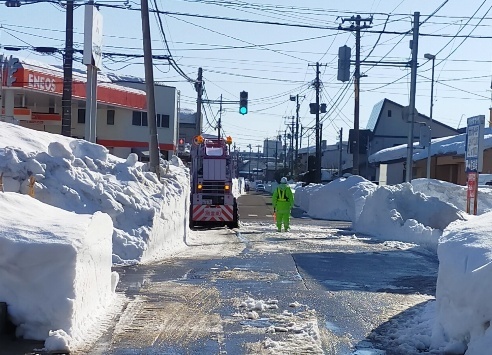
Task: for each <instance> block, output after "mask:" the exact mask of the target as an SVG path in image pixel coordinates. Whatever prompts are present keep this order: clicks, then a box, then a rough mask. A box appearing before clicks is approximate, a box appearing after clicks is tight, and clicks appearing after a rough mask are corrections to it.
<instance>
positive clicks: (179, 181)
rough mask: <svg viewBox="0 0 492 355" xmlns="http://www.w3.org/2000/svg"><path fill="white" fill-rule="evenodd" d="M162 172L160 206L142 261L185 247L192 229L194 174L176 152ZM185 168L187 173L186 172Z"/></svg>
mask: <svg viewBox="0 0 492 355" xmlns="http://www.w3.org/2000/svg"><path fill="white" fill-rule="evenodd" d="M163 163H164V165H165V166H164V168H163V172H162V173H161V179H162V181H163V188H162V202H161V206H160V210H159V211H158V213H156V214H155V215H154V219H153V221H152V223H150V225H151V226H152V230H151V233H150V235H149V239H148V241H147V249H146V250H144V252H143V255H142V262H148V261H151V260H156V259H160V258H162V256H163V255H167V254H169V253H171V252H173V251H175V250H178V249H181V248H183V247H184V246H185V245H186V244H185V240H186V238H187V236H188V234H189V233H190V229H189V210H190V175H189V170H188V169H187V168H185V166H184V165H183V163H182V161H181V160H180V159H179V158H178V157H176V156H173V158H172V159H171V161H170V162H163ZM183 172H184V173H183Z"/></svg>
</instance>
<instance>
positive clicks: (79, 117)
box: [77, 108, 85, 123]
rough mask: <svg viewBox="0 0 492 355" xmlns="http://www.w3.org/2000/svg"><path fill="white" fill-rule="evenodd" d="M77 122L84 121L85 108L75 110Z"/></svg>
mask: <svg viewBox="0 0 492 355" xmlns="http://www.w3.org/2000/svg"><path fill="white" fill-rule="evenodd" d="M77 123H85V108H79V110H78V111H77Z"/></svg>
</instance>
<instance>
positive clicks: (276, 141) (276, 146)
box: [275, 136, 282, 173]
mask: <svg viewBox="0 0 492 355" xmlns="http://www.w3.org/2000/svg"><path fill="white" fill-rule="evenodd" d="M278 138H279V137H278V136H277V137H275V173H277V160H278V141H279V139H278ZM280 142H282V140H281V139H280Z"/></svg>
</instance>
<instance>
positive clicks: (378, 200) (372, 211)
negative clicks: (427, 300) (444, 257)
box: [353, 183, 465, 251]
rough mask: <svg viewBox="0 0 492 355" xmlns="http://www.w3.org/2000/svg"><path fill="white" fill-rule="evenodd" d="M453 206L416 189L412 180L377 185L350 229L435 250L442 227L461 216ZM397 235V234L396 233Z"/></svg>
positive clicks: (463, 216) (460, 212) (461, 217)
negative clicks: (393, 184)
mask: <svg viewBox="0 0 492 355" xmlns="http://www.w3.org/2000/svg"><path fill="white" fill-rule="evenodd" d="M464 218H465V215H464V213H463V211H460V210H459V209H458V208H456V207H455V206H453V205H451V204H449V203H446V202H443V201H440V200H439V199H438V198H436V197H429V196H426V195H424V194H422V193H419V192H415V191H414V190H413V188H412V185H411V184H408V183H403V184H399V185H395V186H379V187H378V188H377V189H376V190H375V191H374V192H373V193H372V194H370V195H369V196H368V197H367V198H366V200H365V204H364V207H363V209H362V213H361V214H360V216H359V218H358V219H357V220H356V221H354V223H353V229H355V230H356V231H358V232H360V233H364V234H368V235H371V236H374V237H377V238H379V239H384V240H395V239H398V240H400V241H404V242H408V243H415V244H419V245H422V246H424V247H426V248H428V249H431V250H434V251H435V250H436V249H437V243H438V240H439V237H440V236H441V235H442V232H443V230H444V229H445V228H446V227H447V226H448V225H449V224H450V223H451V222H453V221H455V220H457V219H464ZM395 236H398V237H395Z"/></svg>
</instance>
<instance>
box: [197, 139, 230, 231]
mask: <svg viewBox="0 0 492 355" xmlns="http://www.w3.org/2000/svg"><path fill="white" fill-rule="evenodd" d="M231 143H232V138H231V137H227V138H226V139H223V138H215V139H208V138H207V139H205V138H203V137H202V136H196V137H195V138H194V139H193V146H192V148H191V198H190V202H191V208H190V227H191V228H193V227H198V226H203V227H215V226H227V227H229V228H237V227H239V214H238V209H237V201H236V198H235V197H234V195H233V193H232V179H233V177H234V170H235V169H234V164H233V160H232V155H231V153H230V145H231Z"/></svg>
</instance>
